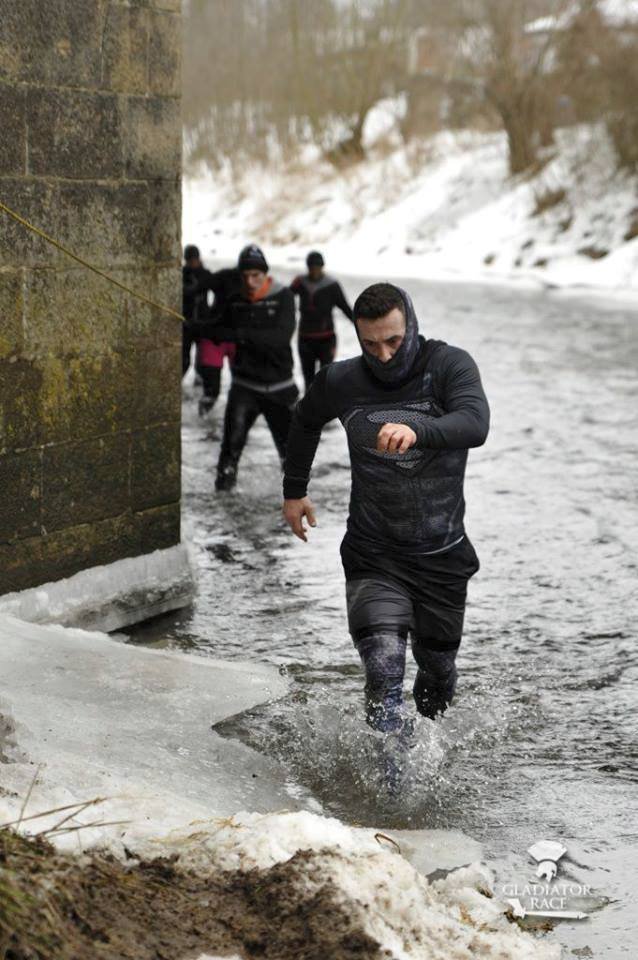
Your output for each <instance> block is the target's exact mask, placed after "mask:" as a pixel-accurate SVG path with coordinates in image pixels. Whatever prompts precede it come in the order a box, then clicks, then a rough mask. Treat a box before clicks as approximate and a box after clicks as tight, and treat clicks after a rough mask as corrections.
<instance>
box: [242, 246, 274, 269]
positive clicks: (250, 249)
mask: <svg viewBox="0 0 638 960" xmlns="http://www.w3.org/2000/svg"><path fill="white" fill-rule="evenodd" d="M237 269H238V270H263V272H264V273H268V264H267V262H266V258H265V256H264V253H263V250H262V249H261V247H258V246H257V244H256V243H251V244H249V245H248V246H247V247H244V249H243V250H242V252H241V253H240V254H239V260H238V261H237Z"/></svg>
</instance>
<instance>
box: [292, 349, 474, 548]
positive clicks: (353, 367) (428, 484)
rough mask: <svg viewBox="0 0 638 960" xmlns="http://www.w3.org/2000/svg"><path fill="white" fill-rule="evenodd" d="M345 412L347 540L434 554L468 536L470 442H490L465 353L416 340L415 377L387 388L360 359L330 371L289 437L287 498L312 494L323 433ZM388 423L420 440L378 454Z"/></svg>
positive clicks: (300, 408)
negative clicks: (400, 450)
mask: <svg viewBox="0 0 638 960" xmlns="http://www.w3.org/2000/svg"><path fill="white" fill-rule="evenodd" d="M335 417H338V418H339V419H340V420H341V422H342V424H343V426H344V428H345V430H346V434H347V439H348V447H349V451H350V463H351V470H352V492H351V498H350V515H349V517H348V532H347V535H346V539H350V540H351V541H352V542H356V543H358V544H361V545H362V546H363V547H364V548H365V547H366V546H367V547H369V548H370V549H377V550H378V549H383V550H386V551H390V552H392V553H393V554H400V555H402V556H403V555H405V554H410V553H412V554H417V553H418V554H423V553H433V552H436V551H438V550H442V549H445V548H446V547H448V546H451V545H452V544H454V543H455V542H457V541H458V540H459V539H460V538H462V536H463V534H464V527H463V517H464V513H465V501H464V498H463V479H464V475H465V465H466V462H467V453H468V448H469V447H478V446H480V445H481V444H482V443H484V442H485V439H486V437H487V432H488V428H489V407H488V403H487V399H486V397H485V394H484V392H483V387H482V385H481V378H480V375H479V371H478V369H477V366H476V364H475V363H474V361H473V360H472V358H471V357H470V355H469V354H468V353H466V352H465V351H464V350H460V349H459V348H457V347H451V346H448V345H447V344H446V343H443V342H442V341H439V340H424V339H423V337H420V338H419V349H418V353H417V355H416V359H415V361H414V363H413V365H412V367H411V370H410V373H409V375H408V379H407V380H405V381H403V382H402V383H401V385H400V386H388V385H387V384H383V383H381V382H380V381H379V380H378V379H376V378H375V377H374V375H373V374H372V372H371V371H370V369H369V367H368V366H367V364H366V363H365V361H364V359H363V357H356V358H354V359H351V360H342V361H340V362H337V363H333V364H331V365H330V366H328V367H324V368H323V369H322V370H321V371H320V372H319V373H318V374H317V376H316V378H315V381H314V383H313V384H312V386H311V387H310V388H309V390H308V392H307V393H306V395H305V397H304V398H303V400H301V401H300V402H299V403H298V404H297V407H296V411H295V415H294V418H293V423H292V427H291V431H290V435H289V439H288V455H287V458H286V466H285V476H284V497H286V498H299V497H303V496H305V495H306V491H307V487H308V481H309V475H310V468H311V466H312V461H313V459H314V455H315V451H316V449H317V445H318V443H319V438H320V435H321V429H322V427H323V425H324V424H325V423H327V422H328V421H329V420H332V419H334V418H335ZM384 423H405V424H408V426H410V427H412V429H413V430H414V431H415V433H416V435H417V438H418V439H417V443H416V445H415V446H414V447H412V448H411V449H410V450H408V451H407V453H404V454H397V453H378V452H377V450H376V437H377V433H378V432H379V430H380V428H381V426H382V425H383V424H384Z"/></svg>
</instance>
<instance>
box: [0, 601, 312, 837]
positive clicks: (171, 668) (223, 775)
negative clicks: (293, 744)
mask: <svg viewBox="0 0 638 960" xmlns="http://www.w3.org/2000/svg"><path fill="white" fill-rule="evenodd" d="M0 675H1V676H2V686H1V694H0V715H2V716H4V717H5V718H6V719H7V721H8V722H9V725H10V726H15V732H14V733H12V734H9V736H8V738H6V739H7V740H8V742H5V744H4V746H3V748H2V752H3V753H4V755H5V756H9V757H10V758H11V759H14V760H16V761H19V760H20V759H22V760H25V761H27V762H16V763H10V764H7V765H6V766H5V767H4V768H3V786H4V788H5V789H7V788H8V789H12V790H14V791H15V792H16V793H18V794H21V795H23V794H24V793H25V791H26V788H27V786H28V783H29V782H30V780H31V779H32V777H33V773H34V766H35V767H37V766H38V765H42V772H41V774H40V778H39V779H40V781H41V785H40V784H38V785H36V788H35V790H34V792H33V799H32V801H31V804H30V809H29V811H28V812H36V811H37V810H38V809H43V806H42V805H43V804H44V803H48V804H49V806H52V805H53V804H54V803H56V802H59V803H64V802H74V801H78V800H88V799H90V798H92V797H94V796H108V797H114V796H116V795H117V796H124V797H125V798H126V800H125V801H124V800H121V801H119V804H120V805H119V807H118V809H117V816H118V817H121V816H123V815H124V816H127V817H128V816H133V815H134V814H135V811H136V810H138V811H139V812H141V811H142V807H143V816H142V819H147V818H148V817H149V816H150V813H149V811H151V810H152V811H153V816H158V817H159V818H160V822H163V823H183V822H185V821H186V820H188V819H189V817H197V816H217V815H219V816H225V815H227V814H230V813H233V812H234V811H236V810H237V809H239V808H242V807H245V806H246V805H248V806H249V807H250V808H251V809H255V810H262V811H264V810H270V809H273V808H281V807H288V808H291V807H294V806H295V804H294V802H293V800H292V799H291V797H290V796H289V795H288V794H287V793H286V790H285V775H284V774H283V772H282V771H281V769H280V768H279V767H278V765H277V764H276V763H275V762H274V761H270V760H267V759H265V758H263V757H261V756H260V755H259V754H257V753H256V752H255V751H253V750H251V749H250V748H248V747H246V746H244V745H243V744H240V743H237V742H235V741H230V740H224V739H222V738H221V737H220V736H218V735H217V734H215V733H214V732H213V731H212V730H211V725H212V724H214V723H216V722H218V721H219V720H221V719H222V718H224V717H228V716H231V715H232V714H234V713H237V712H239V711H241V710H245V709H248V708H249V707H251V706H254V705H256V704H258V703H261V702H263V701H265V700H268V699H270V698H275V697H279V696H282V695H283V694H284V693H285V692H286V689H287V688H286V684H285V682H284V680H283V679H282V678H281V677H280V676H279V674H278V672H277V670H276V668H274V667H270V666H265V665H263V664H259V663H232V664H228V663H223V662H220V661H216V660H212V659H209V658H205V657H196V656H189V655H186V654H180V653H174V652H165V651H155V650H146V649H142V648H138V647H134V646H128V645H124V644H120V643H117V642H115V641H113V640H111V639H109V638H108V637H106V636H104V635H102V634H98V633H88V632H86V631H81V630H72V629H65V628H63V627H58V626H42V625H35V624H27V623H24V622H22V621H20V620H17V619H15V618H13V617H7V616H3V615H0ZM142 798H144V801H143V803H142ZM122 804H124V807H123V806H122ZM46 808H47V809H48V807H46ZM112 815H113V812H112V811H110V812H109V814H108V816H109V818H110V817H111V816H112Z"/></svg>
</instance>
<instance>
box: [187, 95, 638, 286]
mask: <svg viewBox="0 0 638 960" xmlns="http://www.w3.org/2000/svg"><path fill="white" fill-rule="evenodd" d="M614 166H615V165H614V158H613V154H612V150H611V147H610V145H609V142H608V140H607V137H606V134H605V131H604V129H603V127H586V128H582V127H581V128H575V129H574V128H571V129H565V130H560V131H558V133H557V145H556V147H555V148H552V149H551V150H550V151H549V153H548V156H547V157H546V163H545V165H544V167H543V169H542V170H540V171H539V172H537V173H536V174H535V175H533V176H530V177H528V178H515V179H512V178H510V177H508V173H507V152H506V143H505V138H504V135H503V134H501V133H493V134H475V133H474V134H472V133H463V134H451V133H442V134H439V135H437V136H436V137H435V138H433V139H432V140H429V141H421V142H419V143H412V144H411V145H409V146H407V147H406V146H405V145H404V144H403V143H402V141H401V139H400V137H399V135H398V133H397V130H396V120H395V119H394V117H393V115H392V113H391V112H390V111H388V110H387V109H386V110H381V109H377V111H376V112H373V113H372V114H371V115H370V116H369V118H368V158H367V159H366V161H365V162H363V163H359V164H355V165H353V166H350V167H348V168H347V169H345V170H340V171H336V170H335V169H334V167H332V166H331V165H330V164H328V163H327V162H325V161H323V160H322V159H321V158H320V156H319V154H318V153H317V151H315V150H314V149H312V148H309V149H308V150H307V152H306V153H305V155H304V156H303V158H302V160H300V161H298V162H297V163H296V164H295V165H293V166H288V167H280V168H278V169H273V168H267V169H265V168H263V167H262V168H258V167H251V168H247V169H246V170H245V172H244V173H243V174H242V176H241V177H240V178H239V179H237V178H235V180H233V179H232V177H231V176H230V172H229V171H228V170H225V171H220V172H218V173H215V174H212V173H210V172H207V171H206V172H203V173H202V174H201V175H199V176H196V177H191V178H190V179H187V180H186V182H185V189H184V242H193V243H198V244H200V246H201V248H202V252H203V253H204V255H205V256H208V257H213V256H214V257H215V258H218V259H219V258H221V259H226V258H228V259H234V257H235V256H236V253H237V250H238V249H239V247H240V246H241V245H242V244H243V243H245V242H246V241H247V240H250V239H256V240H258V241H259V242H261V243H262V244H263V245H264V246H265V247H266V250H267V252H268V254H269V255H270V257H271V260H272V261H273V262H275V263H278V264H280V265H294V266H295V267H296V266H297V265H300V264H301V262H302V260H303V257H304V256H305V253H306V251H307V250H308V249H310V248H312V247H319V248H320V249H321V250H322V251H323V252H324V254H325V255H326V259H327V261H328V265H329V268H330V269H333V270H335V271H336V272H339V271H344V272H347V273H355V272H356V273H358V274H365V275H375V276H380V275H382V274H386V275H387V276H394V277H396V276H414V277H422V278H424V279H425V278H453V277H458V278H459V279H461V278H462V279H494V280H499V281H502V280H511V279H522V280H535V281H539V282H541V283H543V284H549V285H554V284H555V285H559V286H571V285H586V286H601V287H605V288H612V289H613V288H617V289H620V290H627V289H632V288H633V289H634V290H636V289H637V288H638V181H637V180H636V178H632V177H631V176H630V175H628V174H624V173H618V172H616V171H615V169H614Z"/></svg>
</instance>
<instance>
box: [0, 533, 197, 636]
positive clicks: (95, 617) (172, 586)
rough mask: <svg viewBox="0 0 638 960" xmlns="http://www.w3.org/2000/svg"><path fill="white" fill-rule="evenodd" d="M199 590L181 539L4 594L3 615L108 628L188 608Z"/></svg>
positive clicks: (2, 602)
mask: <svg viewBox="0 0 638 960" xmlns="http://www.w3.org/2000/svg"><path fill="white" fill-rule="evenodd" d="M193 592H194V583H193V576H192V572H191V566H190V562H189V556H188V552H187V550H186V547H185V546H183V545H181V544H178V545H176V546H174V547H168V548H167V549H164V550H155V551H153V552H152V553H147V554H142V555H141V556H137V557H128V558H126V559H124V560H116V561H115V562H114V563H109V564H105V565H103V566H97V567H90V568H89V569H87V570H81V571H80V572H79V573H76V574H74V575H73V576H71V577H67V578H66V579H64V580H57V581H54V582H51V583H44V584H42V585H41V586H38V587H32V588H31V589H29V590H21V591H17V592H15V593H7V594H4V595H3V596H2V597H0V614H2V613H6V614H11V615H12V616H14V617H18V618H19V619H20V620H27V621H29V622H32V623H57V624H62V625H63V626H68V627H82V628H84V629H85V630H102V631H104V632H106V633H108V632H110V631H112V630H119V629H120V628H121V627H124V626H126V625H127V624H130V623H137V622H139V621H140V620H147V619H148V618H149V617H155V616H157V615H158V614H160V613H166V612H167V611H169V610H176V609H179V608H180V607H184V606H186V605H187V604H188V603H190V601H191V599H192V597H193Z"/></svg>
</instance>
